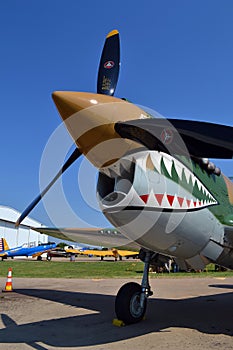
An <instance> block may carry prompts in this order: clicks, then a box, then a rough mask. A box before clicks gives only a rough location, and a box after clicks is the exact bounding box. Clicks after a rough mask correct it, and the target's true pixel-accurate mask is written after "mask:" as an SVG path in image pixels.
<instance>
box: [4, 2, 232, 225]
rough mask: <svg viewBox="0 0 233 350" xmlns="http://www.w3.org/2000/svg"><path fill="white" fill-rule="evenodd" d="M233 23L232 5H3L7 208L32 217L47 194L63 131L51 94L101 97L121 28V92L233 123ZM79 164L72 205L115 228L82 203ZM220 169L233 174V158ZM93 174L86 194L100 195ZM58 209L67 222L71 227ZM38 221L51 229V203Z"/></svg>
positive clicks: (182, 113) (167, 110)
mask: <svg viewBox="0 0 233 350" xmlns="http://www.w3.org/2000/svg"><path fill="white" fill-rule="evenodd" d="M232 18H233V2H232V1H231V0H224V1H217V0H189V1H187V0H183V1H181V0H176V1H174V0H164V1H162V0H160V1H157V0H145V1H140V2H139V1H138V2H136V1H126V0H124V1H122V0H118V1H117V2H107V1H102V0H99V1H88V0H86V1H77V0H66V1H60V0H49V1H48V0H40V1H31V0H21V1H17V0H12V1H10V2H3V1H2V2H1V3H0V42H1V51H0V52H1V59H0V62H1V68H0V69H1V74H0V77H1V79H0V96H1V123H2V124H1V138H0V155H1V164H2V166H1V183H0V195H1V197H0V203H1V204H2V205H8V206H11V207H14V208H16V209H17V210H19V211H23V210H24V209H25V207H26V206H27V205H28V204H29V203H30V202H31V200H32V199H34V197H35V196H36V195H37V194H38V193H39V168H40V161H41V156H42V153H43V150H44V148H45V145H46V143H47V141H48V139H49V138H50V136H51V134H52V133H53V132H54V130H55V129H56V128H57V127H58V126H59V125H60V118H59V115H58V112H57V111H56V108H55V106H54V104H53V102H52V99H51V93H52V92H53V91H55V90H75V91H91V92H95V90H96V76H97V69H98V63H99V58H100V54H101V50H102V46H103V43H104V40H105V36H106V34H107V33H108V32H109V31H110V30H112V29H118V30H119V32H120V36H121V72H120V79H119V83H118V86H117V90H116V93H115V96H118V97H126V98H128V99H129V100H131V101H132V102H134V103H137V104H141V105H144V106H148V107H150V108H153V109H155V110H156V111H158V112H159V113H161V114H162V115H164V116H165V117H176V118H181V119H195V120H205V121H211V122H217V123H223V124H227V125H233V118H232V116H233V38H232V35H233V34H232V33H233V21H232ZM80 163H81V160H80V161H78V162H77V163H76V164H74V165H73V166H72V168H70V169H69V170H68V172H67V173H66V174H65V175H64V177H63V182H64V188H65V191H66V196H67V198H68V201H69V202H70V203H71V205H72V207H74V210H75V211H76V212H77V213H78V215H79V217H80V218H81V219H82V220H83V222H82V221H80V225H82V226H87V225H93V226H107V225H108V224H107V221H106V220H105V219H104V217H103V215H102V214H101V213H100V212H98V211H97V210H95V209H92V208H90V207H89V206H88V205H86V204H85V201H84V200H83V199H82V196H81V194H80V191H79V188H78V181H77V176H78V172H79V166H80ZM217 164H218V165H220V167H221V168H222V170H223V172H224V173H225V174H226V175H229V176H230V175H233V167H232V165H233V161H219V162H218V163H217ZM88 171H89V170H88ZM91 174H92V175H91V176H87V183H85V181H84V183H83V185H84V186H82V189H81V190H82V192H84V193H88V195H90V196H91V198H95V181H94V179H95V175H93V172H91ZM83 187H85V188H83ZM91 200H94V199H91ZM56 206H58V211H59V210H60V214H59V215H60V219H61V223H64V225H62V224H61V225H62V226H69V222H68V221H69V220H68V218H67V217H66V215H65V214H64V217H63V213H62V209H61V208H60V209H59V203H56ZM31 217H33V218H35V219H37V220H39V221H41V222H43V223H45V224H51V223H50V220H49V218H48V217H47V215H46V211H45V210H44V207H43V205H42V204H40V205H38V207H37V208H35V209H34V211H33V212H32V213H31ZM71 225H72V223H71Z"/></svg>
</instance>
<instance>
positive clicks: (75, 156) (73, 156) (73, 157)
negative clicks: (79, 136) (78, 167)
mask: <svg viewBox="0 0 233 350" xmlns="http://www.w3.org/2000/svg"><path fill="white" fill-rule="evenodd" d="M81 155H82V153H81V152H80V150H79V149H78V148H75V150H74V151H73V153H72V154H71V155H70V157H69V158H68V159H67V161H66V162H65V164H64V165H63V166H62V168H61V169H60V170H59V171H58V173H57V174H56V176H55V177H54V178H53V179H52V181H51V182H50V183H49V184H48V186H47V187H46V188H45V189H44V190H43V191H42V192H41V193H40V194H39V195H38V196H37V197H36V198H35V199H34V200H33V201H32V203H31V204H30V205H29V206H28V207H27V208H26V209H25V210H24V212H23V213H22V214H21V215H20V217H19V218H18V220H17V221H16V224H15V226H16V227H17V226H19V225H20V223H21V222H22V221H23V220H24V219H25V217H26V216H28V214H29V213H30V212H31V211H32V209H34V208H35V206H36V205H37V204H38V203H39V201H40V200H41V199H42V198H43V197H44V195H45V194H46V193H47V192H48V190H49V189H50V188H51V187H52V186H53V184H54V183H55V182H56V181H57V180H58V179H59V177H60V176H61V175H62V174H63V173H64V172H65V171H66V170H67V169H68V168H69V167H70V166H71V165H72V164H73V163H74V162H75V161H76V160H77V159H78V158H79V157H80V156H81Z"/></svg>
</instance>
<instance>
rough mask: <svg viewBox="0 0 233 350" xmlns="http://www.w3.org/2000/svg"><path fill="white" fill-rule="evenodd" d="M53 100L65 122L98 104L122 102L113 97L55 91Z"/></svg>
mask: <svg viewBox="0 0 233 350" xmlns="http://www.w3.org/2000/svg"><path fill="white" fill-rule="evenodd" d="M52 98H53V101H54V103H55V105H56V107H57V109H58V111H59V113H60V115H61V117H62V119H63V120H65V119H67V118H69V117H70V116H72V115H73V114H74V113H77V112H80V111H81V110H83V109H86V108H89V107H92V106H95V105H98V104H104V103H111V102H114V103H116V102H122V100H120V99H117V98H114V97H111V96H106V95H101V94H94V93H88V92H75V91H55V92H53V93H52Z"/></svg>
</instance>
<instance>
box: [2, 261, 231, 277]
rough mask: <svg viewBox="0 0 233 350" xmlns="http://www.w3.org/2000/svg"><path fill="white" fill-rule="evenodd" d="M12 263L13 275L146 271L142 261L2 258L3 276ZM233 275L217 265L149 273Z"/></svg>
mask: <svg viewBox="0 0 233 350" xmlns="http://www.w3.org/2000/svg"><path fill="white" fill-rule="evenodd" d="M9 267H11V268H12V271H13V278H14V277H30V278H31V277H32V278H33V277H34V278H128V277H130V278H140V279H141V277H142V272H143V263H142V262H140V261H133V260H129V261H121V262H120V261H117V262H114V261H90V262H84V261H79V259H76V262H69V261H67V260H66V261H64V262H63V261H50V262H48V261H36V260H28V261H19V260H16V259H15V260H9V259H8V260H5V261H0V277H7V273H8V268H9ZM207 276H208V277H233V271H225V272H214V266H213V265H209V266H208V267H207V272H201V273H184V272H179V273H170V274H167V273H161V274H157V273H156V274H155V273H150V278H163V277H167V278H168V277H169V278H177V277H182V278H183V277H207Z"/></svg>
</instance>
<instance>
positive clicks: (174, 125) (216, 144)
mask: <svg viewBox="0 0 233 350" xmlns="http://www.w3.org/2000/svg"><path fill="white" fill-rule="evenodd" d="M115 130H116V132H117V133H118V134H119V135H120V136H121V137H123V138H127V139H130V140H133V141H137V142H139V143H141V144H142V145H144V146H146V147H147V148H149V149H152V150H154V149H156V150H160V151H164V152H167V145H168V143H166V141H165V140H164V132H166V131H167V132H168V133H169V137H170V140H169V153H170V152H172V153H173V154H183V155H187V154H186V153H187V151H188V152H189V154H190V155H192V156H195V157H199V158H222V159H232V157H233V127H230V126H226V125H220V124H213V123H207V122H201V121H192V120H180V119H162V118H152V119H137V120H131V121H127V122H118V123H116V124H115ZM180 137H181V138H182V139H183V142H184V143H185V146H186V148H187V150H184V147H183V146H182V144H181V143H180Z"/></svg>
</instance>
